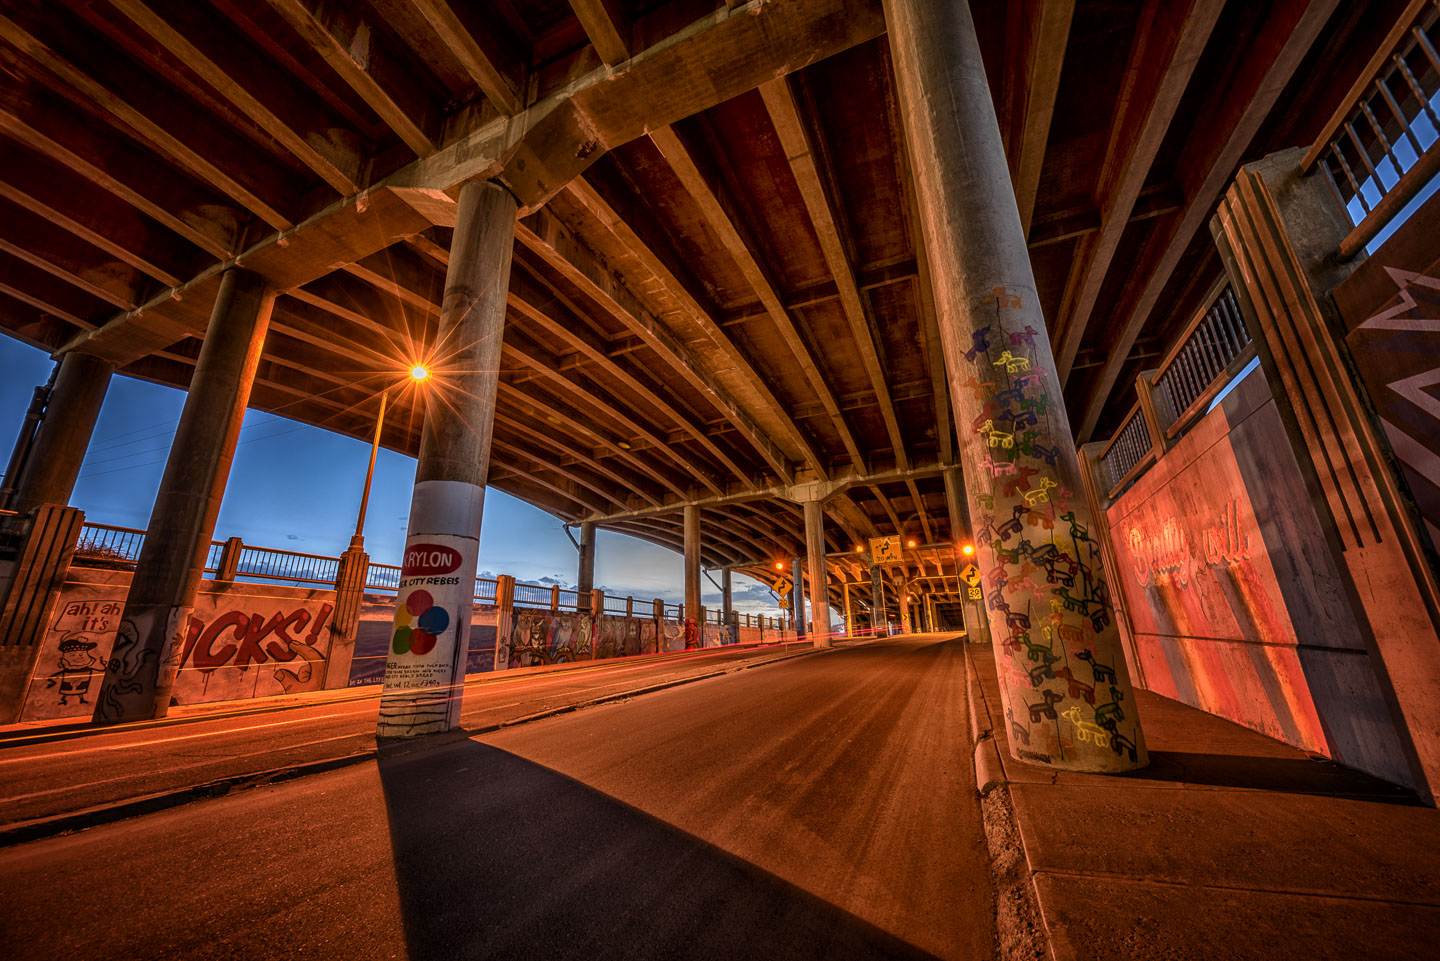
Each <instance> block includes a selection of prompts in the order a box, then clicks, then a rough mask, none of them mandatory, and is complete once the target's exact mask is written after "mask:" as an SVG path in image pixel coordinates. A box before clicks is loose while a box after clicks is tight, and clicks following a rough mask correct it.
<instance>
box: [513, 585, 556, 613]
mask: <svg viewBox="0 0 1440 961" xmlns="http://www.w3.org/2000/svg"><path fill="white" fill-rule="evenodd" d="M551 594H552V591H551V590H550V588H548V587H541V586H540V585H539V584H520V583H518V582H517V583H516V585H515V605H516V606H517V607H549V606H550V596H551Z"/></svg>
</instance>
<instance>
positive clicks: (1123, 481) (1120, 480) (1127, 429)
mask: <svg viewBox="0 0 1440 961" xmlns="http://www.w3.org/2000/svg"><path fill="white" fill-rule="evenodd" d="M1154 460H1155V447H1154V444H1153V443H1152V442H1151V439H1150V425H1149V424H1148V423H1146V421H1145V412H1144V411H1143V410H1142V409H1141V408H1140V402H1139V401H1136V402H1135V406H1134V407H1131V408H1130V413H1128V414H1126V415H1125V419H1124V420H1123V421H1121V422H1120V429H1119V430H1117V431H1116V432H1115V434H1114V436H1112V437H1111V438H1110V442H1109V443H1108V444H1106V445H1105V449H1104V450H1102V451H1101V452H1100V457H1099V461H1100V465H1101V467H1103V468H1104V470H1105V478H1104V480H1105V481H1106V484H1105V487H1106V489H1107V490H1109V491H1110V496H1111V497H1114V496H1115V494H1116V493H1117V492H1119V491H1120V490H1121V489H1122V488H1124V487H1126V486H1128V485H1129V483H1130V482H1131V481H1132V480H1134V479H1135V478H1136V477H1138V476H1139V475H1140V472H1141V471H1142V470H1144V469H1145V468H1146V467H1149V466H1150V464H1152V463H1153V462H1154Z"/></svg>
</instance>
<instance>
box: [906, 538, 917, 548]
mask: <svg viewBox="0 0 1440 961" xmlns="http://www.w3.org/2000/svg"><path fill="white" fill-rule="evenodd" d="M905 546H906V547H914V546H915V538H913V537H912V538H910V539H909V540H908V541H906V542H905Z"/></svg>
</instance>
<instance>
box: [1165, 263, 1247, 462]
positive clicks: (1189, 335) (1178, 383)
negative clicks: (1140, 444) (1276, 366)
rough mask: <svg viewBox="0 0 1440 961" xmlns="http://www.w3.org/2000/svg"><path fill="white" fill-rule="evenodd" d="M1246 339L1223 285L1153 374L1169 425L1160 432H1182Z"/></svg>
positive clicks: (1236, 309)
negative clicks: (1165, 408) (1162, 399)
mask: <svg viewBox="0 0 1440 961" xmlns="http://www.w3.org/2000/svg"><path fill="white" fill-rule="evenodd" d="M1250 340H1251V338H1250V331H1249V329H1248V328H1246V326H1245V319H1244V318H1243V317H1242V316H1241V315H1240V304H1239V303H1238V302H1237V301H1236V299H1235V291H1234V290H1232V289H1231V288H1230V285H1229V284H1226V285H1224V286H1223V287H1222V288H1221V289H1220V291H1219V293H1218V294H1217V295H1216V296H1215V297H1214V298H1213V299H1212V300H1211V302H1210V305H1209V307H1207V308H1206V309H1205V310H1203V311H1201V312H1199V313H1198V314H1197V315H1196V316H1195V319H1194V320H1192V321H1191V322H1190V324H1189V325H1188V326H1187V327H1186V328H1185V330H1184V331H1182V332H1181V334H1180V336H1179V337H1178V338H1177V339H1176V342H1175V346H1174V347H1172V348H1171V349H1170V352H1169V353H1168V354H1166V355H1165V357H1164V359H1162V360H1161V362H1160V367H1159V368H1158V369H1157V371H1156V373H1155V377H1154V384H1155V386H1156V387H1157V388H1159V389H1160V393H1161V396H1163V397H1164V398H1165V403H1166V405H1167V406H1168V408H1169V409H1168V410H1166V411H1163V412H1162V413H1161V421H1162V423H1163V422H1164V421H1167V420H1168V421H1170V425H1169V426H1168V427H1167V428H1166V429H1165V431H1166V433H1167V434H1168V435H1170V436H1175V435H1178V434H1180V433H1181V432H1183V431H1184V429H1185V428H1186V427H1187V426H1189V423H1190V421H1191V420H1193V418H1194V415H1195V413H1196V412H1197V411H1198V410H1200V409H1201V408H1203V407H1204V406H1205V404H1207V403H1209V401H1210V398H1211V397H1212V396H1213V395H1214V393H1215V390H1214V389H1213V388H1217V387H1219V386H1221V381H1220V378H1221V375H1222V374H1224V373H1225V372H1226V370H1227V369H1228V368H1229V367H1230V363H1231V362H1232V361H1233V360H1235V358H1236V357H1239V356H1240V355H1241V354H1242V353H1243V352H1244V351H1245V348H1247V347H1249V346H1250Z"/></svg>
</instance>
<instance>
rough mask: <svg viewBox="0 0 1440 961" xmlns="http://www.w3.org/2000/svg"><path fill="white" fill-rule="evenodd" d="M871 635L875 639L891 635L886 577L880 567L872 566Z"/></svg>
mask: <svg viewBox="0 0 1440 961" xmlns="http://www.w3.org/2000/svg"><path fill="white" fill-rule="evenodd" d="M870 633H871V635H872V636H874V637H880V636H881V635H882V634H883V635H888V634H889V633H890V613H889V612H888V611H887V610H886V609H885V577H884V575H883V574H882V573H881V572H880V565H879V564H876V563H874V562H873V560H872V563H871V564H870Z"/></svg>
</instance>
